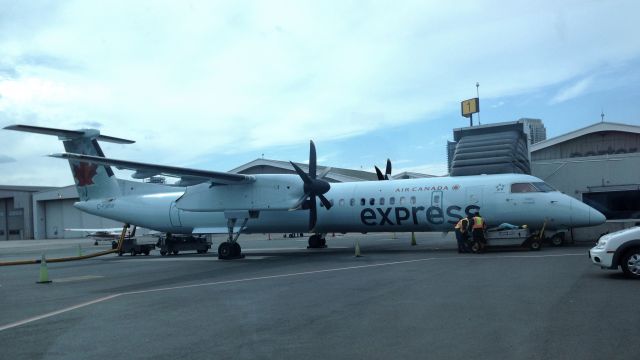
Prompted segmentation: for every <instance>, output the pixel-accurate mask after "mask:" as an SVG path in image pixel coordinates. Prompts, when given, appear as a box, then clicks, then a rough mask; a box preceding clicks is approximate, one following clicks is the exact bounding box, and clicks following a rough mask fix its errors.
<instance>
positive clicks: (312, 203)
mask: <svg viewBox="0 0 640 360" xmlns="http://www.w3.org/2000/svg"><path fill="white" fill-rule="evenodd" d="M317 221H318V213H317V210H316V197H315V196H311V197H310V198H309V230H310V231H311V232H313V230H314V229H315V228H316V222H317Z"/></svg>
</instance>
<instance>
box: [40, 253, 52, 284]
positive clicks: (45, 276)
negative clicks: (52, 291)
mask: <svg viewBox="0 0 640 360" xmlns="http://www.w3.org/2000/svg"><path fill="white" fill-rule="evenodd" d="M36 283H38V284H49V283H51V280H49V270H48V269H47V259H46V258H45V257H44V254H42V259H40V278H39V279H38V281H36Z"/></svg>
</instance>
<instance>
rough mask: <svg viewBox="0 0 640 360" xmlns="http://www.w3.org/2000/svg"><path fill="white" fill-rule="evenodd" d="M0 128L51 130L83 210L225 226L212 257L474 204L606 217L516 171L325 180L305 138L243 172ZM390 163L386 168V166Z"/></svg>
mask: <svg viewBox="0 0 640 360" xmlns="http://www.w3.org/2000/svg"><path fill="white" fill-rule="evenodd" d="M5 129H7V130H16V131H24V132H31V133H38V134H45V135H54V136H58V138H59V140H62V142H63V145H64V148H65V151H66V152H65V153H60V154H52V155H49V156H51V157H55V158H61V159H67V160H68V162H69V165H70V167H71V171H72V173H73V176H74V180H75V183H76V188H77V190H78V195H79V198H80V201H78V202H76V203H75V204H74V206H75V207H76V208H78V209H80V210H82V211H85V212H87V213H90V214H93V215H97V216H101V217H105V218H109V219H113V220H116V221H120V222H123V223H128V224H135V225H137V226H141V227H145V228H148V229H153V230H156V231H160V232H166V233H172V234H221V233H226V234H228V238H227V241H225V242H222V243H221V244H220V246H219V247H218V257H219V258H220V259H237V258H241V257H243V255H242V249H241V246H240V244H239V243H238V242H237V240H238V237H239V236H240V234H241V233H276V232H287V233H290V232H307V231H309V232H310V233H312V234H313V235H311V236H310V237H309V241H308V242H309V247H310V248H319V247H324V246H325V243H326V242H325V239H324V234H327V233H335V232H338V233H340V232H342V233H347V232H361V233H368V232H427V231H432V232H440V231H442V232H446V231H450V230H452V229H453V227H454V225H455V224H456V222H457V221H458V220H459V219H461V218H462V217H466V216H469V215H471V216H472V215H474V214H477V213H479V212H480V211H482V216H483V218H484V219H485V221H486V223H487V225H488V226H497V225H499V224H502V223H511V224H527V225H528V226H529V228H531V229H539V228H541V227H542V226H543V224H544V226H546V228H547V229H567V228H572V227H582V226H593V225H598V224H602V223H603V222H604V221H605V220H606V218H605V217H604V215H602V214H601V213H600V212H598V211H597V210H595V209H593V208H591V207H590V206H588V205H586V204H584V203H582V202H580V201H578V200H576V199H574V198H572V197H570V196H568V195H565V194H563V193H561V192H559V191H557V190H555V189H553V188H552V187H551V186H550V185H548V184H546V183H545V182H544V181H542V180H541V179H538V178H536V177H534V176H531V175H525V174H498V175H473V176H457V177H434V178H419V179H402V180H395V179H392V178H390V177H389V176H388V175H387V176H382V178H386V179H387V180H385V181H362V182H346V183H329V182H328V181H327V180H325V179H324V176H325V175H326V174H327V173H328V171H329V169H325V170H324V171H323V172H322V173H320V174H318V173H317V171H316V148H315V144H314V143H313V141H311V142H310V151H309V165H308V173H306V172H304V171H303V170H302V169H301V168H300V167H299V166H298V165H297V164H295V163H293V162H291V164H292V166H293V168H294V169H295V171H296V174H256V175H244V174H233V173H226V172H218V171H208V170H199V169H190V168H183V167H175V166H167V165H157V164H149V163H142V162H134V161H128V160H119V159H111V158H106V157H105V155H104V153H103V152H102V149H101V148H100V146H99V144H98V141H105V142H112V143H118V144H131V143H133V142H134V141H132V140H126V139H121V138H116V137H111V136H105V135H101V134H100V132H99V131H98V130H96V129H81V130H61V129H53V128H45V127H36V126H30V125H11V126H7V127H5ZM112 166H113V167H116V168H118V169H129V170H134V171H135V172H134V173H133V174H132V175H131V177H132V178H134V179H144V178H148V177H150V176H155V175H164V176H172V177H177V178H180V180H179V181H178V182H177V183H175V184H172V185H169V184H154V183H143V182H135V181H131V180H124V179H117V178H116V176H115V175H114V173H113V170H112V168H111V167H112ZM390 171H391V169H390V166H389V167H388V171H387V172H388V173H389V174H390Z"/></svg>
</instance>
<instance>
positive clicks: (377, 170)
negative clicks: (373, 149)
mask: <svg viewBox="0 0 640 360" xmlns="http://www.w3.org/2000/svg"><path fill="white" fill-rule="evenodd" d="M374 168H376V175H378V180H384V175H382V171H380V169H378V167H377V166H374Z"/></svg>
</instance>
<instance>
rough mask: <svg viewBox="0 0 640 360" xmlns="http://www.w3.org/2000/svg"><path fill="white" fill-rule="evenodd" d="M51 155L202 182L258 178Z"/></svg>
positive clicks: (234, 182)
mask: <svg viewBox="0 0 640 360" xmlns="http://www.w3.org/2000/svg"><path fill="white" fill-rule="evenodd" d="M49 156H51V157H55V158H60V159H67V160H76V161H84V162H88V163H92V164H98V165H106V166H115V167H117V168H118V169H127V170H135V171H136V172H139V173H155V174H158V175H165V176H173V177H189V178H192V179H193V178H199V179H202V181H201V182H207V181H211V182H213V183H216V184H224V185H235V184H249V183H252V182H254V181H255V180H256V178H255V177H254V176H252V175H242V174H232V173H226V172H220V171H208V170H198V169H189V168H181V167H176V166H167V165H156V164H148V163H140V162H135V161H128V160H118V159H109V158H104V157H99V156H91V155H81V154H72V153H64V154H52V155H49Z"/></svg>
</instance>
